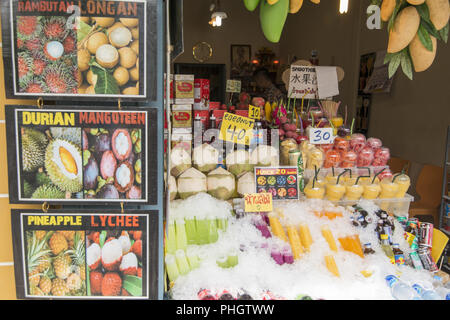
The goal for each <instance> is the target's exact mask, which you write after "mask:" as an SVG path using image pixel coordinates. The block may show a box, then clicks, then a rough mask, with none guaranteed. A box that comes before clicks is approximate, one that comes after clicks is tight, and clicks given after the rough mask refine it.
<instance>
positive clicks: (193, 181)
mask: <svg viewBox="0 0 450 320" xmlns="http://www.w3.org/2000/svg"><path fill="white" fill-rule="evenodd" d="M177 187H178V194H179V195H180V198H181V199H186V198H188V197H190V196H193V195H194V194H197V193H200V192H206V190H207V188H206V176H205V175H204V174H203V173H201V172H200V171H198V170H197V169H195V168H190V169H187V170H186V171H185V172H184V173H183V174H182V175H181V176H179V177H178V185H177Z"/></svg>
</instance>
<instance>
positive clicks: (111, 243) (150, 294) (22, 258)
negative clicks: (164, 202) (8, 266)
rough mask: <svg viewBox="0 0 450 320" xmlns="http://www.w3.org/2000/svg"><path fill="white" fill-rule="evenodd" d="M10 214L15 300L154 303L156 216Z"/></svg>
mask: <svg viewBox="0 0 450 320" xmlns="http://www.w3.org/2000/svg"><path fill="white" fill-rule="evenodd" d="M94 211H95V213H93V212H92V211H90V212H87V211H80V212H70V211H66V210H60V211H57V212H51V211H49V212H47V213H42V212H35V211H33V210H19V209H17V210H16V209H14V210H12V213H11V224H12V230H13V232H12V234H13V250H14V273H15V280H16V292H17V297H18V298H19V299H33V298H35V299H45V298H48V299H58V298H60V299H115V298H116V299H157V281H158V278H157V275H158V264H157V263H156V261H158V251H157V250H158V247H157V243H158V222H157V214H156V212H155V214H149V213H151V212H142V211H127V212H126V213H124V214H122V213H118V212H110V211H102V210H94Z"/></svg>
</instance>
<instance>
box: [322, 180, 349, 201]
mask: <svg viewBox="0 0 450 320" xmlns="http://www.w3.org/2000/svg"><path fill="white" fill-rule="evenodd" d="M344 194H345V186H344V185H342V184H340V183H339V184H327V186H326V195H327V199H328V200H330V201H339V200H341V199H342V197H343V196H344Z"/></svg>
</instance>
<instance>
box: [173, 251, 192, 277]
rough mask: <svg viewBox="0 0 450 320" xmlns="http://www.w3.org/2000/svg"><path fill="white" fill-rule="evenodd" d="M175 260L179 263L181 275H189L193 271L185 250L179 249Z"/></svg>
mask: <svg viewBox="0 0 450 320" xmlns="http://www.w3.org/2000/svg"><path fill="white" fill-rule="evenodd" d="M175 260H176V261H177V266H178V271H179V272H180V274H187V273H189V271H191V268H190V267H189V263H188V261H187V258H186V254H185V253H184V250H181V249H179V250H177V251H176V252H175Z"/></svg>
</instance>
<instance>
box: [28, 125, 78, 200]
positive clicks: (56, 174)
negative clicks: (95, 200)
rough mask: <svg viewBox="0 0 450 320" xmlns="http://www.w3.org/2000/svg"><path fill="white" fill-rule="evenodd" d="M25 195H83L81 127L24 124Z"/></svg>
mask: <svg viewBox="0 0 450 320" xmlns="http://www.w3.org/2000/svg"><path fill="white" fill-rule="evenodd" d="M20 135H21V142H22V144H21V147H22V148H21V152H22V176H21V178H22V179H21V183H22V189H21V190H22V192H21V195H22V198H28V199H35V200H46V199H79V198H82V197H83V192H82V190H83V169H82V168H83V166H82V154H81V128H62V127H50V128H47V129H45V130H40V129H38V127H34V128H29V127H21V128H20Z"/></svg>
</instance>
